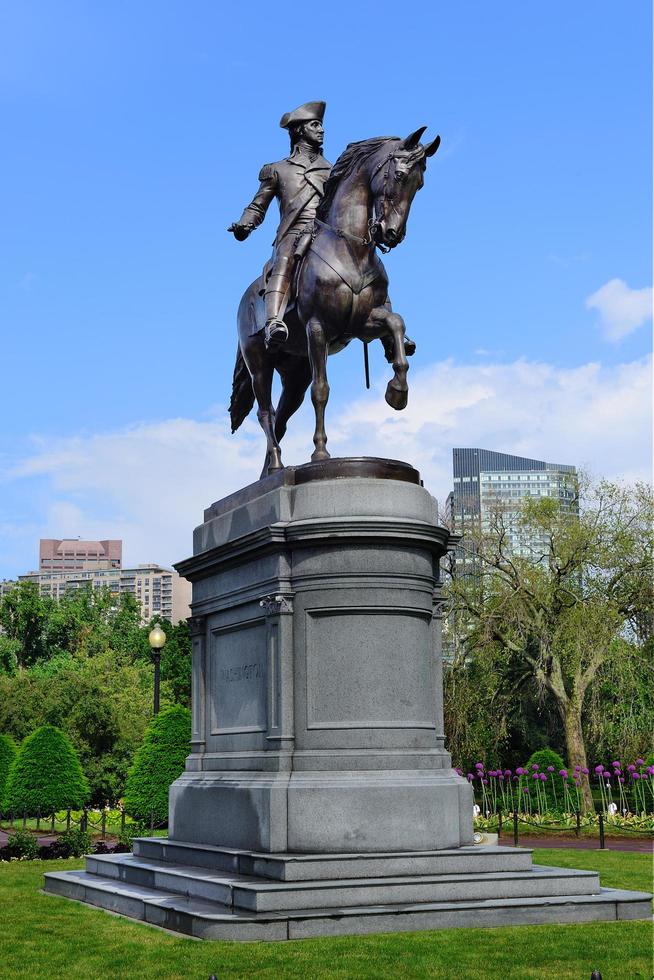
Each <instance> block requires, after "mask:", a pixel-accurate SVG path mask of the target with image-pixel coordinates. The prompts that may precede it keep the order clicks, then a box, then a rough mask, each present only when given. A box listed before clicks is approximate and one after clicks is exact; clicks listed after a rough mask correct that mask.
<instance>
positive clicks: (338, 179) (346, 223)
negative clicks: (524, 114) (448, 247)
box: [230, 126, 440, 476]
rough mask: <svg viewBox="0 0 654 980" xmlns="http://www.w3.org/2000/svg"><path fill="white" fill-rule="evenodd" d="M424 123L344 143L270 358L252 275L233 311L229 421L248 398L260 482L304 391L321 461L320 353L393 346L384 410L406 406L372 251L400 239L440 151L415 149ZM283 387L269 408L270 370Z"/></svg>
mask: <svg viewBox="0 0 654 980" xmlns="http://www.w3.org/2000/svg"><path fill="white" fill-rule="evenodd" d="M425 129H426V127H425V126H423V127H421V128H420V129H418V130H416V132H415V133H412V134H411V135H410V136H407V138H406V139H404V140H402V139H399V138H398V137H379V138H376V139H369V140H364V141H363V142H360V143H350V144H349V146H348V147H347V148H346V150H345V151H344V153H342V154H341V156H340V157H339V159H338V160H337V161H336V164H335V165H334V168H333V170H332V172H331V175H330V177H329V180H328V181H327V184H326V186H325V194H324V197H323V199H322V201H321V203H320V207H319V208H318V214H317V217H316V223H315V230H314V235H313V238H312V242H311V245H310V247H309V250H308V252H307V254H306V256H305V257H304V259H303V260H302V262H301V264H300V265H299V268H298V270H297V275H296V282H295V297H296V298H295V303H294V304H293V305H292V306H291V307H289V308H288V309H287V311H286V314H285V317H284V319H285V322H286V324H287V326H288V328H289V340H288V342H287V343H286V344H285V345H284V347H283V348H282V350H280V351H276V352H268V351H267V350H266V347H265V344H264V338H263V330H262V328H263V325H264V321H265V311H264V303H263V290H264V283H263V277H262V276H260V277H259V278H258V279H257V280H255V282H253V283H252V284H251V285H250V286H249V287H248V289H247V290H246V291H245V293H244V295H243V298H242V299H241V303H240V305H239V308H238V335H239V350H238V354H237V357H236V366H235V368H234V382H233V389H232V399H231V402H230V415H231V420H232V432H235V431H236V429H237V428H238V427H239V426H240V424H241V422H242V421H243V420H244V418H245V417H246V416H247V415H248V414H249V412H250V409H251V408H252V406H253V404H254V400H255V398H256V401H257V405H258V411H257V418H258V419H259V422H260V424H261V427H262V429H263V431H264V433H265V435H266V441H267V454H266V461H265V463H264V468H263V472H262V476H265V475H266V474H268V473H272V472H274V471H275V470H279V469H281V468H282V466H283V464H282V457H281V448H280V445H279V443H280V441H281V439H282V437H283V436H284V433H285V432H286V426H287V423H288V420H289V418H290V417H291V415H293V413H294V412H296V411H297V410H298V408H299V407H300V405H301V404H302V401H303V399H304V395H305V392H306V390H307V388H308V387H309V385H311V400H312V402H313V406H314V410H315V416H316V425H315V432H314V436H313V442H314V447H315V448H314V452H313V454H312V456H311V459H312V460H313V461H316V460H322V459H329V453H328V452H327V435H326V432H325V406H326V404H327V399H328V397H329V384H328V382H327V356H328V354H333V353H336V352H337V351H339V350H342V349H343V348H344V347H345V346H347V344H349V342H350V341H351V340H352V339H354V338H358V339H359V340H362V341H364V342H368V341H370V340H375V339H377V338H380V339H386V338H390V339H392V349H393V372H394V373H393V377H392V379H391V380H390V381H389V383H388V386H387V388H386V396H385V397H386V401H387V402H388V404H389V405H391V406H392V408H395V409H397V410H400V409H402V408H405V407H406V404H407V398H408V386H407V380H406V373H407V370H408V362H407V358H406V352H405V347H404V320H403V319H402V317H401V316H399V315H398V314H397V313H394V312H393V311H392V310H391V307H390V303H389V300H388V277H387V275H386V271H385V269H384V266H383V264H382V262H381V260H380V259H379V257H378V256H377V254H376V252H375V249H376V248H377V247H379V248H380V249H381V250H383V251H388V250H389V249H391V248H395V246H396V245H399V244H400V242H401V241H402V240H403V239H404V235H405V233H406V222H407V218H408V215H409V210H410V208H411V204H412V202H413V198H414V196H415V194H416V191H418V190H419V189H420V188H421V187H422V185H423V174H424V171H425V168H426V165H427V158H428V157H430V156H432V155H433V154H434V153H435V152H436V150H437V149H438V147H439V145H440V137H438V136H437V137H436V139H435V140H433V142H431V143H429V144H428V145H427V146H422V144H421V143H420V137H421V136H422V134H423V133H424V131H425ZM275 370H276V371H277V372H278V374H279V375H280V377H281V381H282V393H281V396H280V399H279V403H278V405H277V408H276V409H275V408H273V405H272V381H273V373H274V371H275Z"/></svg>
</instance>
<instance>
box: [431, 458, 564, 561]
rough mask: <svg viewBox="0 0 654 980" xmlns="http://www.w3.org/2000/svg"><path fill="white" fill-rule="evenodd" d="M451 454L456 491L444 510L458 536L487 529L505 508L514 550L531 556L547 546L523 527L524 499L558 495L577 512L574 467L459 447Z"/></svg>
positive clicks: (503, 517) (448, 499) (561, 500)
mask: <svg viewBox="0 0 654 980" xmlns="http://www.w3.org/2000/svg"><path fill="white" fill-rule="evenodd" d="M452 454H453V471H454V490H453V491H452V492H451V493H450V494H449V496H448V498H447V501H446V505H445V510H446V514H447V517H448V519H449V522H450V523H451V525H452V527H453V528H454V530H455V531H456V532H457V533H459V534H463V535H465V533H466V530H471V529H479V530H482V531H483V530H485V529H487V528H488V527H489V523H490V520H491V518H492V517H493V516H494V514H495V513H496V512H497V510H498V509H501V512H502V521H503V524H504V527H505V529H506V531H507V536H508V543H509V546H510V550H511V552H512V553H513V554H515V555H522V556H523V557H532V556H533V555H534V553H535V552H537V551H538V549H539V546H541V545H543V544H545V543H546V542H544V540H543V539H542V535H536V534H535V533H534V532H528V531H526V530H525V529H524V528H523V527H522V526H521V524H520V521H519V518H520V511H521V505H522V502H523V500H524V499H525V497H553V498H555V499H557V500H559V501H560V502H561V504H562V505H563V506H564V507H566V508H568V509H570V510H571V511H575V512H576V507H577V502H576V501H577V497H576V492H575V488H576V477H577V471H576V469H575V467H574V466H570V465H568V464H565V463H546V462H544V460H541V459H529V458H527V457H525V456H513V455H510V454H508V453H499V452H495V451H494V450H490V449H454V450H453V451H452ZM459 557H461V556H460V555H458V556H457V558H459Z"/></svg>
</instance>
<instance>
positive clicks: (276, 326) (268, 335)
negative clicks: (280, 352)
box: [263, 320, 288, 350]
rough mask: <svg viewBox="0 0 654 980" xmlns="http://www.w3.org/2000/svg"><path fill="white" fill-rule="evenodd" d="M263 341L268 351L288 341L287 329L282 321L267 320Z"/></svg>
mask: <svg viewBox="0 0 654 980" xmlns="http://www.w3.org/2000/svg"><path fill="white" fill-rule="evenodd" d="M263 339H264V343H265V345H266V348H267V349H268V350H272V349H275V348H277V347H281V346H283V344H285V343H286V341H287V340H288V327H287V326H286V324H285V323H284V321H283V320H269V321H268V323H266V327H265V330H264V338H263Z"/></svg>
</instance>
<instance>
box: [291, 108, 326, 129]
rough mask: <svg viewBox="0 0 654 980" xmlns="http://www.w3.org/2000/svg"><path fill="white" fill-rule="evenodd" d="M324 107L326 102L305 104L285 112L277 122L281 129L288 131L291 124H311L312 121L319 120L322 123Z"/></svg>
mask: <svg viewBox="0 0 654 980" xmlns="http://www.w3.org/2000/svg"><path fill="white" fill-rule="evenodd" d="M326 105H327V103H326V102H305V103H304V105H301V106H298V107H297V109H293V111H292V112H285V113H284V115H283V116H282V118H281V119H280V120H279V125H280V126H281V127H282V129H288V127H289V126H292V125H293V123H303V122H311V120H312V119H319V120H320V122H322V117H323V116H324V115H325V106H326Z"/></svg>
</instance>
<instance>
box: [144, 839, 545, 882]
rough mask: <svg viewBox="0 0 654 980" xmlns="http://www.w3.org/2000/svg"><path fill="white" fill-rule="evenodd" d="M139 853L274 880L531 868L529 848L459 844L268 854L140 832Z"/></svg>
mask: <svg viewBox="0 0 654 980" xmlns="http://www.w3.org/2000/svg"><path fill="white" fill-rule="evenodd" d="M133 847H134V854H135V855H137V856H138V857H139V858H147V859H153V860H156V861H166V862H169V863H170V864H190V865H193V866H194V867H199V868H211V869H212V870H213V871H218V872H221V871H226V872H229V873H232V874H244V875H254V876H255V877H258V878H272V879H273V880H275V881H317V880H324V879H327V880H330V881H334V880H336V879H339V878H385V877H394V876H396V875H416V874H423V875H424V874H427V875H429V874H455V873H457V872H459V873H466V872H469V871H470V872H473V871H474V872H476V873H485V872H486V871H527V870H529V868H530V867H531V856H532V851H531V849H530V848H515V847H501V846H497V845H496V846H488V847H479V846H474V847H473V846H470V847H458V848H455V849H448V850H442V851H398V852H396V853H383V854H382V853H373V854H263V853H258V852H256V851H243V850H237V849H234V848H225V847H214V846H213V845H209V844H189V843H186V842H185V841H171V840H168V838H166V837H141V838H137V839H136V840H135V841H134V844H133Z"/></svg>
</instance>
